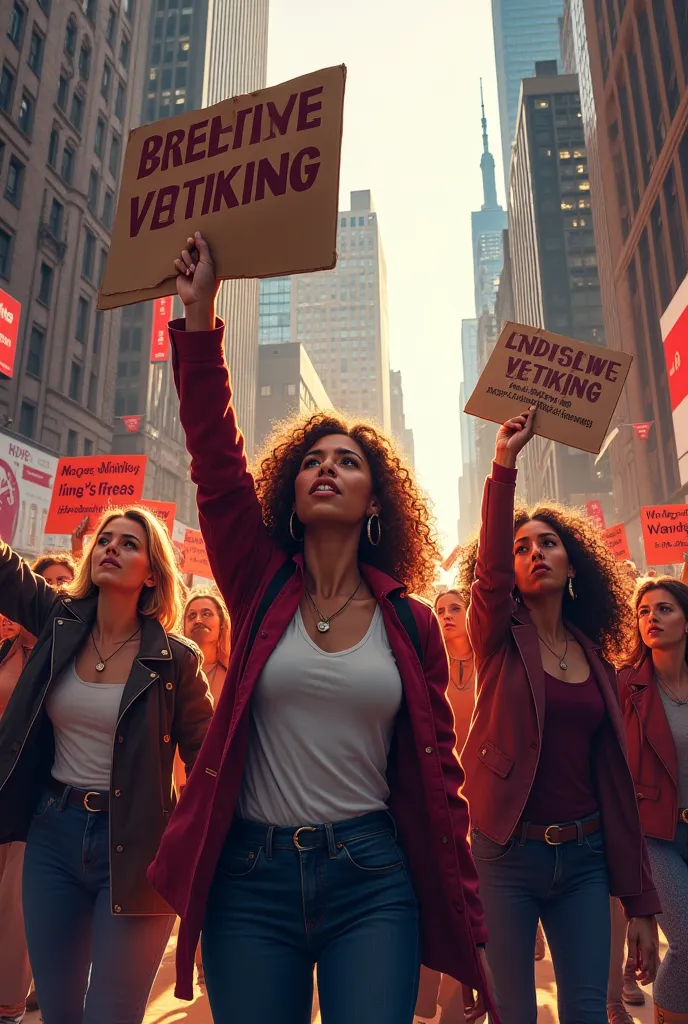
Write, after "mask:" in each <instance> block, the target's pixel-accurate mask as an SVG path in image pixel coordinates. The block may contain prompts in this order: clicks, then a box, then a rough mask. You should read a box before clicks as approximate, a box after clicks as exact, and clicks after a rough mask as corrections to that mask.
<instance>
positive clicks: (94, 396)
mask: <svg viewBox="0 0 688 1024" xmlns="http://www.w3.org/2000/svg"><path fill="white" fill-rule="evenodd" d="M97 402H98V374H97V373H92V374H91V376H90V377H89V380H88V399H87V401H86V404H87V405H88V408H89V409H90V410H91V412H95V411H96V404H97ZM87 454H88V452H86V450H85V446H84V455H87Z"/></svg>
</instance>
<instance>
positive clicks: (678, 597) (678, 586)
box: [622, 576, 688, 668]
mask: <svg viewBox="0 0 688 1024" xmlns="http://www.w3.org/2000/svg"><path fill="white" fill-rule="evenodd" d="M651 590H668V591H669V593H670V594H671V596H672V597H673V598H674V600H675V601H676V604H677V605H678V606H679V608H680V609H681V611H682V612H683V614H684V615H685V617H686V621H687V622H688V587H687V586H686V584H685V583H681V581H680V580H677V579H674V577H673V576H652V577H649V578H645V579H641V580H640V582H639V583H638V586H637V587H636V591H635V596H634V598H633V614H634V623H633V632H632V634H631V636H630V638H629V642H628V645H627V647H626V651H625V656H624V658H623V662H622V665H623V667H624V668H630V667H632V666H634V665H638V664H640V662H641V661H642V660H643V658H644V657H645V656H646V655H648V654H649V653H650V648H649V647H648V646H647V644H646V643H645V641H644V640H643V638H642V636H641V635H640V627H639V626H638V609H639V608H640V605H641V602H642V600H643V598H644V597H645V594H648V593H649V592H650V591H651ZM685 658H686V663H687V664H688V641H687V642H686V654H685Z"/></svg>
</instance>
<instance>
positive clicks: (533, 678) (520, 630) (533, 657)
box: [511, 613, 546, 739]
mask: <svg viewBox="0 0 688 1024" xmlns="http://www.w3.org/2000/svg"><path fill="white" fill-rule="evenodd" d="M526 614H527V613H526ZM517 617H518V618H520V616H517ZM511 633H512V636H513V638H514V640H515V641H516V646H517V647H518V650H519V653H520V655H521V658H522V659H523V664H524V666H525V670H526V674H527V676H528V682H529V683H530V689H531V692H532V694H533V701H534V702H535V712H536V714H537V721H538V731H539V733H540V739H542V731H543V729H544V727H545V703H546V702H545V670H544V668H543V667H542V657H541V655H540V644H539V643H538V637H537V632H536V630H535V626H533V625H531V624H530V623H526V622H520V621H519V623H518V625H513V626H512V627H511Z"/></svg>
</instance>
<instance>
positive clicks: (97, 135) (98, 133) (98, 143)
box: [93, 117, 105, 158]
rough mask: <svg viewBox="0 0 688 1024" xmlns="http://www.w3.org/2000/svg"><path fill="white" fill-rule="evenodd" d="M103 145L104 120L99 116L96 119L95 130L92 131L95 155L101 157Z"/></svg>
mask: <svg viewBox="0 0 688 1024" xmlns="http://www.w3.org/2000/svg"><path fill="white" fill-rule="evenodd" d="M104 147H105V121H104V120H103V118H102V117H99V118H98V120H97V121H96V130H95V132H94V133H93V151H94V153H95V154H96V156H99V157H101V158H102V156H103V149H104Z"/></svg>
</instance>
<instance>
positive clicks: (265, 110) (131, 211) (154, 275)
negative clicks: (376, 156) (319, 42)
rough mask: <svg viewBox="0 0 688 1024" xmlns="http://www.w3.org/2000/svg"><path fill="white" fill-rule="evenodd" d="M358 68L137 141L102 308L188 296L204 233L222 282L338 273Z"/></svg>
mask: <svg viewBox="0 0 688 1024" xmlns="http://www.w3.org/2000/svg"><path fill="white" fill-rule="evenodd" d="M345 79H346V68H344V67H343V66H339V67H333V68H326V69H325V70H323V71H316V72H314V73H313V74H309V75H304V76H303V77H301V78H295V79H293V80H292V81H291V82H285V83H283V84H282V85H277V86H273V87H272V88H270V89H261V90H259V91H257V92H254V93H251V94H250V95H248V96H236V97H234V98H233V99H228V100H224V101H223V102H221V103H216V104H215V105H214V106H212V107H207V108H206V109H205V110H197V111H189V112H188V113H184V114H179V115H178V116H176V117H171V118H167V119H165V120H164V121H158V122H156V123H155V124H150V125H143V126H142V127H140V128H136V129H135V130H134V131H133V132H131V134H130V136H129V141H128V144H127V152H126V156H125V161H124V169H123V173H122V184H121V188H120V194H119V202H118V205H117V214H116V217H115V227H114V232H113V236H112V243H111V246H110V252H109V256H108V261H107V266H106V268H105V274H104V277H103V282H102V285H101V289H100V295H99V298H98V306H99V308H100V309H112V308H113V307H115V306H122V305H127V304H128V303H132V302H141V301H142V300H143V299H155V298H160V297H161V296H165V295H172V294H174V293H175V292H176V285H175V278H176V274H175V270H174V266H173V263H174V260H175V259H176V258H177V257H178V256H179V253H180V249H181V248H182V244H183V242H184V241H185V240H186V238H187V237H188V236H189V235H192V234H193V233H194V231H201V232H202V233H203V235H204V237H205V238H206V239H207V241H208V243H209V244H210V247H211V250H212V253H213V258H214V260H215V267H216V270H217V274H218V277H220V278H243V277H249V278H251V277H274V276H278V275H280V274H293V273H299V272H304V271H311V270H329V269H331V268H332V267H334V265H335V263H336V258H337V257H336V237H337V217H338V208H339V160H340V150H341V139H342V115H343V107H344V83H345Z"/></svg>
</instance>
